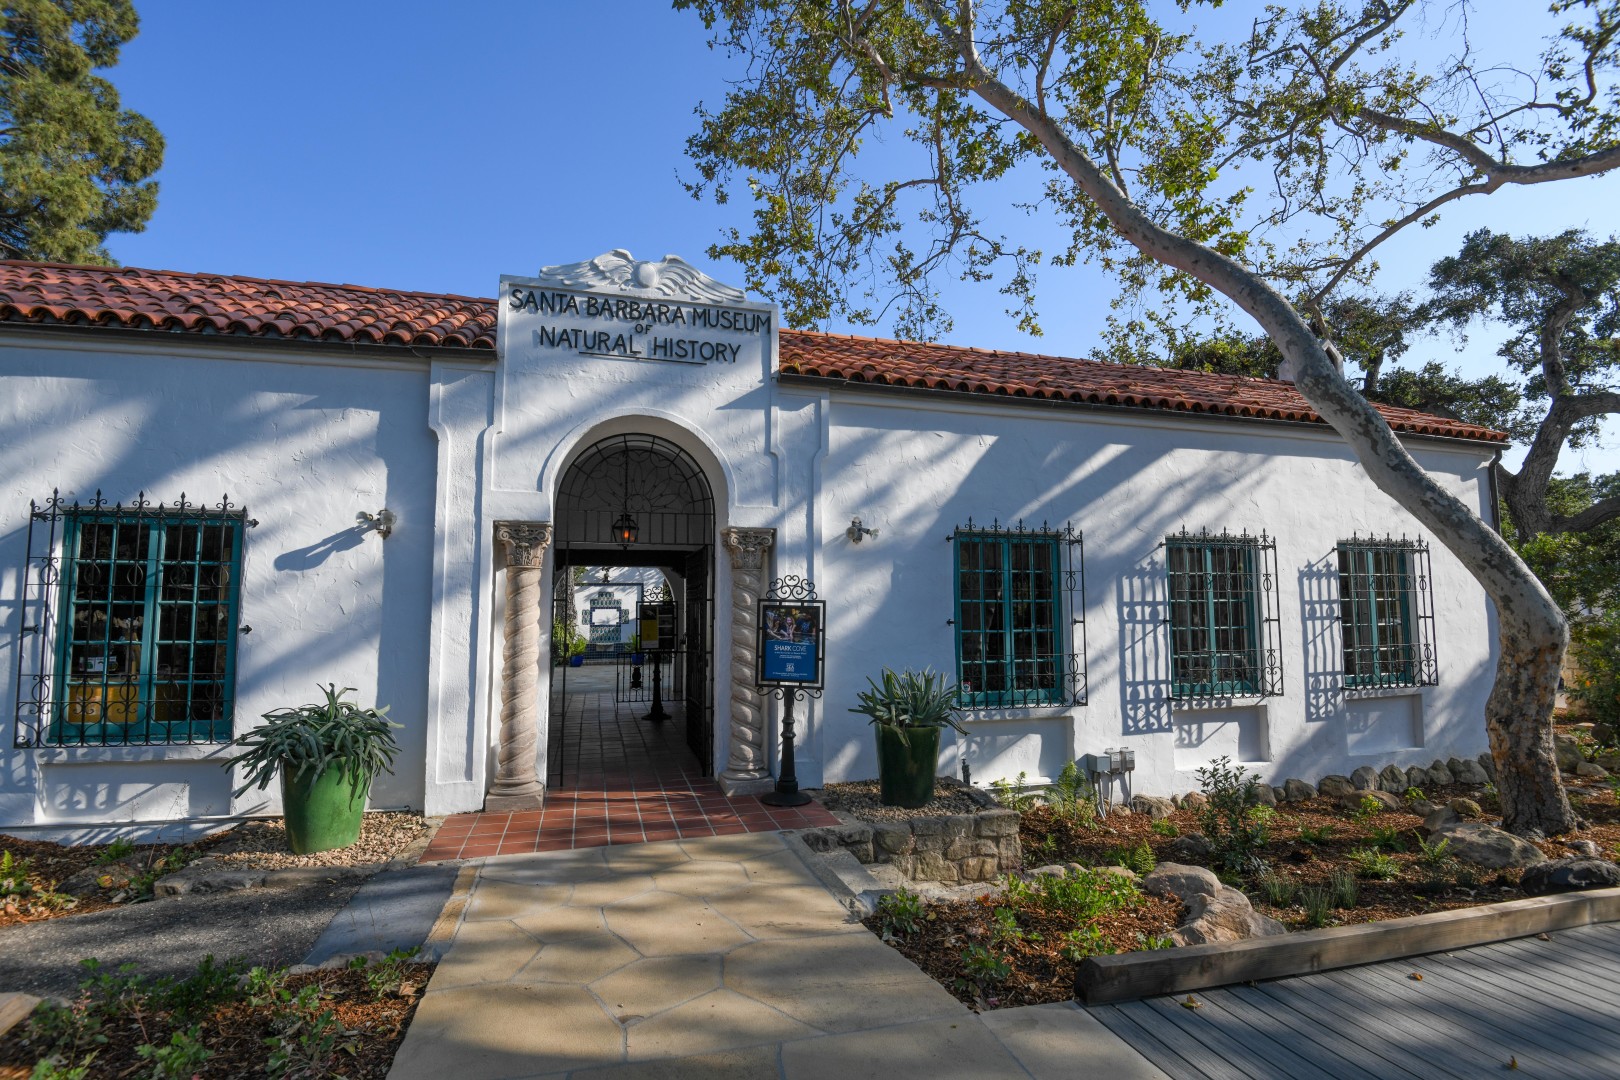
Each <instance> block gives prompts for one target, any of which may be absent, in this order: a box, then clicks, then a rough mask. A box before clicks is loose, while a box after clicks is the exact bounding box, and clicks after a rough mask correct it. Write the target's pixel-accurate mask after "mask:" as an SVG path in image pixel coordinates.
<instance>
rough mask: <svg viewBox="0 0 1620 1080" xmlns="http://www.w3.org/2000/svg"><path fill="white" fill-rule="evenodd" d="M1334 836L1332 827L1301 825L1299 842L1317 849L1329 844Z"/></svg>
mask: <svg viewBox="0 0 1620 1080" xmlns="http://www.w3.org/2000/svg"><path fill="white" fill-rule="evenodd" d="M1332 835H1333V826H1331V825H1301V826H1300V827H1299V842H1300V843H1302V844H1304V845H1305V846H1306V847H1317V846H1319V845H1321V844H1325V843H1327V842H1328V839H1329V838H1330V837H1331V836H1332Z"/></svg>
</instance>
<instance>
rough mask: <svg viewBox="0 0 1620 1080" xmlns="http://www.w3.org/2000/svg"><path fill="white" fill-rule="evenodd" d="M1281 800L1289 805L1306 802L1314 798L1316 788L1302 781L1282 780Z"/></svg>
mask: <svg viewBox="0 0 1620 1080" xmlns="http://www.w3.org/2000/svg"><path fill="white" fill-rule="evenodd" d="M1283 798H1284V799H1286V800H1287V801H1288V802H1291V803H1300V802H1306V801H1308V800H1310V799H1314V798H1316V788H1315V786H1313V785H1311V784H1307V783H1306V782H1305V781H1303V780H1284V781H1283Z"/></svg>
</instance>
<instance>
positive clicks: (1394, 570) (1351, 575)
mask: <svg viewBox="0 0 1620 1080" xmlns="http://www.w3.org/2000/svg"><path fill="white" fill-rule="evenodd" d="M1338 556H1339V621H1340V623H1341V626H1342V639H1343V645H1344V685H1345V686H1346V687H1347V688H1351V689H1361V688H1372V687H1382V686H1432V685H1434V684H1435V683H1436V682H1438V681H1439V665H1438V664H1437V663H1436V660H1435V655H1434V646H1433V632H1432V631H1433V626H1434V597H1433V595H1432V593H1430V591H1429V547H1428V545H1427V544H1425V543H1423V542H1422V541H1413V540H1393V539H1387V538H1386V539H1384V540H1362V539H1359V538H1358V539H1351V540H1343V541H1340V543H1339V548H1338Z"/></svg>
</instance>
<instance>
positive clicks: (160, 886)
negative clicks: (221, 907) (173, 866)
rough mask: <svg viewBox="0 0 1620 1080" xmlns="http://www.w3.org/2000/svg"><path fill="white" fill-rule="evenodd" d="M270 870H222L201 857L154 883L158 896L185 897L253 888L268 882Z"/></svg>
mask: <svg viewBox="0 0 1620 1080" xmlns="http://www.w3.org/2000/svg"><path fill="white" fill-rule="evenodd" d="M268 873H269V871H268V870H221V869H219V868H218V867H217V866H210V865H207V860H198V861H197V862H194V863H192V864H191V865H190V866H188V867H186V868H185V869H184V870H177V871H175V872H174V873H172V874H166V875H164V876H163V877H160V878H158V879H157V881H155V882H153V883H152V895H153V896H154V897H164V896H185V895H186V894H188V893H194V894H199V895H200V894H203V893H219V892H236V891H237V890H239V889H253V888H257V887H258V886H260V885H263V884H264V878H265V875H266V874H268Z"/></svg>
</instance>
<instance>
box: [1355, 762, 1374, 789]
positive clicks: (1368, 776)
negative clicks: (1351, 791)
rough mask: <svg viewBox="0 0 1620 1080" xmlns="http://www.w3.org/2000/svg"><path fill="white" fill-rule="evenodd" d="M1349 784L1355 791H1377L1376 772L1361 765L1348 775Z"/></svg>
mask: <svg viewBox="0 0 1620 1080" xmlns="http://www.w3.org/2000/svg"><path fill="white" fill-rule="evenodd" d="M1350 783H1351V785H1352V786H1354V787H1355V789H1356V790H1357V791H1377V790H1378V771H1377V770H1376V769H1374V768H1373V767H1372V766H1371V765H1363V766H1362V767H1361V768H1359V769H1357V770H1356V771H1355V772H1353V773H1351V774H1350Z"/></svg>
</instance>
